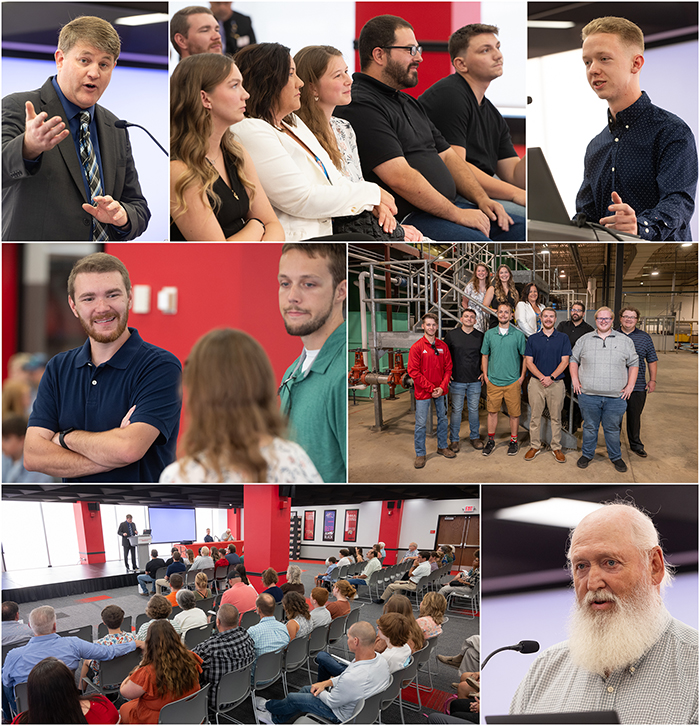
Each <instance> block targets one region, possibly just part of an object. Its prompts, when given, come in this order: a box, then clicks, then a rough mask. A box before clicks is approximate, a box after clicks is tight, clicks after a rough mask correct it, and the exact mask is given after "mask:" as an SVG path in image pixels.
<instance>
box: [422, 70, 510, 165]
mask: <svg viewBox="0 0 700 726" xmlns="http://www.w3.org/2000/svg"><path fill="white" fill-rule="evenodd" d="M418 101H419V102H420V104H421V105H422V106H423V108H424V109H425V112H426V113H427V114H428V118H429V119H430V120H431V121H432V122H433V123H434V124H435V126H437V128H438V129H439V131H440V133H441V134H442V135H443V136H444V137H445V139H446V140H447V142H448V143H449V144H453V145H454V146H462V147H464V148H465V149H466V152H467V161H468V162H470V163H471V164H474V166H476V167H478V168H479V169H481V171H483V172H485V173H486V174H488V175H489V176H493V175H494V174H495V173H496V164H498V162H499V161H500V160H501V159H510V158H511V157H513V156H516V157H517V153H516V151H515V149H514V148H513V141H512V140H511V138H510V131H509V129H508V124H507V123H506V122H505V120H504V119H503V116H501V114H500V112H499V111H498V109H497V108H496V107H495V106H494V105H493V104H492V103H491V101H489V100H488V98H484V99H483V100H482V102H481V105H479V102H478V101H477V100H476V96H475V95H474V91H473V90H472V87H471V86H470V85H469V84H468V83H467V81H465V80H464V78H462V76H460V75H459V73H452V74H450V75H449V76H447V77H446V78H441V79H440V80H439V81H438V82H437V83H435V84H433V85H432V86H431V87H430V88H429V89H428V90H427V91H426V92H425V93H423V94H422V95H421V96H419V97H418Z"/></svg>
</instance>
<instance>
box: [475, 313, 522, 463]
mask: <svg viewBox="0 0 700 726" xmlns="http://www.w3.org/2000/svg"><path fill="white" fill-rule="evenodd" d="M496 316H497V317H498V326H497V327H496V328H491V330H487V331H486V333H484V342H483V343H482V344H481V370H482V372H483V374H484V381H485V382H486V410H487V411H488V434H489V438H488V441H487V442H486V445H485V446H484V449H483V451H482V452H481V453H482V454H483V455H484V456H489V454H491V453H493V450H494V449H495V448H496V442H495V440H494V437H495V435H496V424H497V423H498V412H499V411H500V410H501V405H502V403H503V401H505V402H506V407H507V408H508V416H509V418H510V444H509V445H508V456H515V455H516V454H517V453H518V424H519V423H520V388H521V386H522V385H523V380H524V378H525V358H524V357H523V356H524V355H525V346H526V340H525V336H524V335H523V333H522V331H521V330H519V329H518V328H516V327H515V326H514V325H511V324H510V320H511V318H512V317H513V310H512V308H511V307H510V305H509V304H508V303H501V304H500V305H499V306H498V309H497V310H496Z"/></svg>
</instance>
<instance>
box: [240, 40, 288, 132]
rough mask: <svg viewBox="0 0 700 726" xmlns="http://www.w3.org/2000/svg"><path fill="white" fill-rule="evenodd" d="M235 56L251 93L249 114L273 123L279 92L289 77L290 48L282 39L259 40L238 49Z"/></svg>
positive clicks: (248, 103)
mask: <svg viewBox="0 0 700 726" xmlns="http://www.w3.org/2000/svg"><path fill="white" fill-rule="evenodd" d="M234 60H235V62H236V65H237V66H238V68H239V70H240V72H241V75H242V76H243V86H244V87H245V89H246V91H248V93H249V94H250V98H249V99H248V100H247V101H246V112H247V115H248V116H250V117H251V118H261V119H263V120H264V121H267V122H268V123H269V124H272V125H273V126H274V125H275V116H276V113H277V109H278V108H279V102H280V93H281V92H282V89H283V88H284V87H285V86H286V85H287V82H288V81H289V71H290V68H291V58H290V56H289V48H287V47H286V46H284V45H281V44H280V43H256V44H254V45H247V46H246V47H245V48H242V49H241V50H239V51H238V53H236V55H235V56H234ZM285 121H289V117H287V118H285Z"/></svg>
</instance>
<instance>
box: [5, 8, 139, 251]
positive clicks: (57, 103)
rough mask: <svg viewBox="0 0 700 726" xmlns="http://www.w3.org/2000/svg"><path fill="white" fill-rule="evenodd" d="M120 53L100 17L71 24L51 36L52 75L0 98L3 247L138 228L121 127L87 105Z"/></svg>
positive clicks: (96, 237) (122, 235)
mask: <svg viewBox="0 0 700 726" xmlns="http://www.w3.org/2000/svg"><path fill="white" fill-rule="evenodd" d="M120 48H121V43H120V40H119V36H118V35H117V32H116V31H115V30H114V28H113V27H112V26H111V25H110V24H109V23H108V22H107V21H105V20H102V19H101V18H96V17H91V16H84V17H79V18H76V19H75V20H72V21H71V22H70V23H68V24H67V25H65V26H64V27H63V29H62V30H61V33H60V35H59V39H58V49H57V50H56V53H55V58H56V68H57V73H56V75H55V76H54V77H52V78H49V79H48V80H47V81H46V83H44V85H43V86H42V87H41V88H40V89H37V90H34V91H27V92H21V93H14V94H11V95H10V96H7V97H6V98H4V99H3V101H2V187H3V192H2V238H3V240H4V241H8V240H52V241H58V240H71V241H76V240H85V241H88V240H91V241H98V242H104V241H109V240H115V241H120V240H130V239H134V238H136V237H138V236H140V235H141V234H142V233H143V232H144V231H145V230H146V227H147V225H148V220H149V219H150V216H151V213H150V212H149V210H148V205H147V203H146V200H145V199H144V197H143V195H142V193H141V187H140V186H139V180H138V175H137V173H136V168H135V166H134V160H133V158H132V155H131V146H130V144H129V139H128V136H127V132H126V129H119V128H116V126H115V122H116V121H117V120H118V119H117V117H116V116H115V115H114V114H113V113H111V112H110V111H108V110H107V109H105V108H103V107H102V106H98V105H97V101H98V100H99V99H100V97H101V96H102V94H103V93H104V92H105V90H107V86H108V85H109V82H110V80H111V78H112V71H113V70H114V67H115V65H116V62H117V58H118V57H119V51H120Z"/></svg>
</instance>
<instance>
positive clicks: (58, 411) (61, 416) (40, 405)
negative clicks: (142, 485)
mask: <svg viewBox="0 0 700 726" xmlns="http://www.w3.org/2000/svg"><path fill="white" fill-rule="evenodd" d="M132 302H133V297H132V292H131V280H130V279H129V272H128V271H127V269H126V267H124V264H123V263H122V262H121V261H120V260H118V259H117V258H116V257H113V256H112V255H108V254H105V253H104V252H95V253H94V254H92V255H88V256H87V257H83V258H82V259H80V260H78V261H77V262H76V263H75V265H74V266H73V269H72V271H71V273H70V276H69V277H68V304H69V305H70V308H71V310H72V311H73V315H75V317H76V318H78V320H79V321H80V324H81V325H82V326H83V329H84V330H85V332H86V333H87V335H88V339H87V341H85V344H84V345H83V346H82V347H80V348H75V349H73V350H69V351H66V352H64V353H59V354H58V355H57V356H55V357H54V358H52V359H51V360H50V361H49V363H48V365H47V367H46V372H45V373H44V375H43V376H42V378H41V383H40V385H39V393H38V395H37V399H36V402H35V404H34V408H33V410H32V415H31V416H30V418H29V428H28V429H27V437H26V439H25V442H24V465H25V467H26V468H27V469H29V470H31V471H42V472H44V473H45V474H50V475H51V476H56V477H63V480H64V481H67V482H79V481H88V482H157V481H158V479H159V477H160V473H161V471H163V469H164V468H165V467H166V466H167V465H168V464H170V463H171V462H173V461H174V460H175V443H176V441H177V432H178V428H179V425H180V405H181V400H180V378H181V371H182V366H181V365H180V361H179V360H178V359H177V358H176V357H175V356H174V355H173V354H172V353H168V351H167V350H163V349H162V348H157V347H156V346H155V345H151V344H149V343H146V342H144V341H143V340H142V339H141V336H140V335H139V333H138V331H137V330H136V329H135V328H128V327H127V322H128V320H129V310H130V309H131V305H132Z"/></svg>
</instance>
